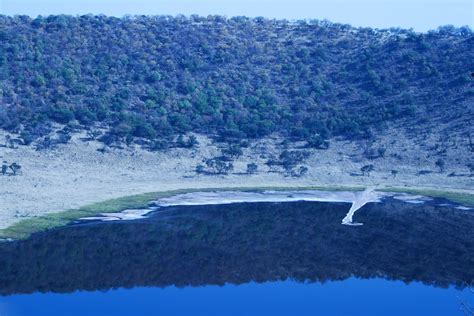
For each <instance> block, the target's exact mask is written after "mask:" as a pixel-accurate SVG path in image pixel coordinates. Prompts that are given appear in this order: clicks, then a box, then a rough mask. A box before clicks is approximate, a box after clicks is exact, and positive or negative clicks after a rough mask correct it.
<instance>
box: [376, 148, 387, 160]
mask: <svg viewBox="0 0 474 316" xmlns="http://www.w3.org/2000/svg"><path fill="white" fill-rule="evenodd" d="M386 151H387V148H385V147H384V146H380V147H379V148H378V149H377V152H378V153H379V157H381V158H383V157H385V152H386Z"/></svg>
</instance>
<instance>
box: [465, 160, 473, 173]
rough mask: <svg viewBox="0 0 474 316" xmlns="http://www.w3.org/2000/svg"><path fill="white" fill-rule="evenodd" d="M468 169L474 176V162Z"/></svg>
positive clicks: (469, 164)
mask: <svg viewBox="0 0 474 316" xmlns="http://www.w3.org/2000/svg"><path fill="white" fill-rule="evenodd" d="M466 167H467V168H468V169H469V171H470V172H471V174H474V162H470V163H468V164H467V165H466Z"/></svg>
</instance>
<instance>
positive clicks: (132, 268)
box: [0, 199, 474, 316]
mask: <svg viewBox="0 0 474 316" xmlns="http://www.w3.org/2000/svg"><path fill="white" fill-rule="evenodd" d="M347 209H348V204H347V203H314V202H294V203H242V204H232V205H213V206H188V207H169V208H167V209H166V210H165V211H161V212H156V213H154V214H152V215H151V216H150V217H149V218H147V219H143V220H137V221H131V222H115V223H93V224H80V225H74V226H70V227H66V228H62V229H58V230H54V231H50V232H47V233H42V234H36V235H34V236H32V237H31V238H30V239H28V240H25V241H18V242H12V243H2V244H0V295H1V296H0V316H22V315H465V314H464V313H463V311H462V310H461V308H462V306H463V304H464V306H467V305H469V304H470V305H471V306H472V305H473V303H474V292H473V291H471V290H470V288H469V284H472V283H471V282H472V281H473V280H474V258H473V254H474V230H473V229H472V228H473V227H474V214H473V212H471V211H464V210H457V209H454V208H452V207H447V206H439V205H437V204H435V203H425V204H423V205H413V204H408V203H404V202H401V201H395V200H393V199H387V200H385V201H384V202H383V203H374V204H368V205H366V206H364V207H363V208H362V209H361V210H360V211H359V212H358V213H357V220H360V221H362V222H364V225H363V226H358V227H354V226H345V225H341V224H340V221H341V218H342V217H343V216H344V214H345V212H347Z"/></svg>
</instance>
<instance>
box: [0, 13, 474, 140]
mask: <svg viewBox="0 0 474 316" xmlns="http://www.w3.org/2000/svg"><path fill="white" fill-rule="evenodd" d="M0 43H1V44H0V97H1V105H0V106H1V107H0V127H1V128H3V129H6V130H8V131H15V132H21V135H22V136H21V137H22V138H23V140H24V142H25V143H28V142H31V141H32V140H33V139H35V138H37V137H39V136H42V135H44V134H46V133H47V132H48V131H49V128H50V125H51V123H52V122H58V123H64V124H66V123H69V124H71V125H76V128H77V127H78V124H79V125H80V128H89V127H90V126H104V127H107V128H108V129H109V132H108V133H107V134H105V135H104V136H103V137H102V140H103V141H104V142H108V143H111V142H113V141H116V140H125V139H128V141H132V140H133V139H136V138H144V139H147V140H150V141H152V142H163V141H166V140H167V139H170V138H171V137H173V136H176V135H178V134H183V133H186V132H190V131H193V132H199V133H204V134H208V135H214V136H219V137H221V138H223V139H231V138H244V137H249V138H258V137H262V136H265V135H268V134H270V133H273V132H278V133H280V134H282V135H283V136H287V137H290V138H291V139H295V140H298V139H306V140H307V139H309V138H311V137H314V136H315V135H319V136H320V137H321V138H323V139H324V138H328V137H331V136H334V135H343V136H346V137H350V138H355V137H364V136H365V135H366V134H367V133H368V130H370V129H373V128H376V127H380V126H383V124H384V122H387V121H393V120H404V121H406V122H408V123H409V124H412V125H413V124H423V123H424V122H427V121H431V122H434V121H436V120H441V121H449V120H450V121H456V120H458V121H460V122H466V123H469V122H471V123H472V119H473V118H474V109H473V108H474V106H473V102H474V101H473V96H474V90H473V78H472V75H471V73H472V71H474V58H473V52H474V36H473V33H472V32H471V30H470V29H469V28H460V29H456V28H453V27H442V28H440V29H438V30H437V31H431V32H428V33H425V34H419V33H414V32H412V31H408V30H400V29H390V30H374V29H370V28H353V27H351V26H349V25H342V24H332V23H329V22H321V21H299V22H288V21H283V20H267V19H263V18H255V19H249V18H245V17H235V18H230V19H227V18H224V17H220V16H211V17H207V18H205V17H197V16H192V17H183V16H178V17H169V16H157V17H144V16H139V17H125V18H114V17H106V16H92V15H86V16H79V17H71V16H49V17H38V18H35V19H31V18H29V17H26V16H18V17H7V16H0ZM461 126H462V124H461ZM316 137H318V136H316Z"/></svg>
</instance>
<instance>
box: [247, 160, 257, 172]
mask: <svg viewBox="0 0 474 316" xmlns="http://www.w3.org/2000/svg"><path fill="white" fill-rule="evenodd" d="M257 169H258V165H257V164H256V163H254V162H252V163H249V164H247V173H248V174H254V173H256V172H257Z"/></svg>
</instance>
